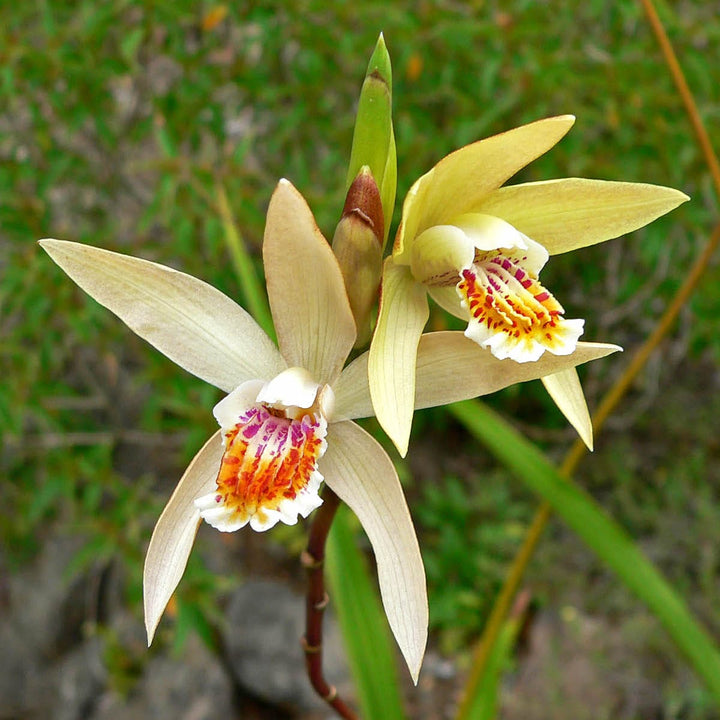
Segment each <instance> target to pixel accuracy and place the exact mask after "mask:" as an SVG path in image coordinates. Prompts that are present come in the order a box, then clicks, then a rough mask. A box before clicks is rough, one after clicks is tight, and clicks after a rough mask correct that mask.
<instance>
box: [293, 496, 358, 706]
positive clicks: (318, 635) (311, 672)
mask: <svg viewBox="0 0 720 720" xmlns="http://www.w3.org/2000/svg"><path fill="white" fill-rule="evenodd" d="M322 498H323V504H322V505H321V506H320V508H319V509H318V510H317V511H316V512H315V515H314V517H313V522H312V525H311V526H310V535H309V537H308V546H307V550H305V552H303V554H302V556H301V562H302V564H303V567H304V568H305V569H306V570H307V574H308V591H307V601H306V602H307V604H306V609H305V637H303V639H302V646H303V650H304V651H305V665H306V667H307V673H308V677H309V678H310V683H311V685H312V686H313V688H314V690H315V692H316V693H317V694H318V695H319V696H320V697H321V698H322V699H323V700H324V701H325V702H326V703H327V704H328V705H330V707H332V708H333V709H334V710H335V712H337V714H338V715H339V716H340V717H342V718H346V720H358V716H357V715H356V714H355V713H354V712H353V711H352V710H351V709H350V708H349V707H348V706H347V705H346V704H345V702H344V701H343V699H342V698H341V697H340V696H339V695H338V694H337V689H336V688H335V687H334V686H333V685H330V684H329V683H328V682H327V681H326V680H325V676H324V675H323V669H322V622H323V613H324V611H325V608H326V607H327V604H328V601H329V598H328V594H327V592H325V577H324V574H323V566H324V564H325V543H326V542H327V537H328V533H329V532H330V526H331V525H332V521H333V519H334V517H335V513H336V512H337V509H338V507H340V498H339V497H338V496H337V495H336V494H335V493H334V492H333V491H332V490H331V489H330V488H329V487H328V486H327V485H326V486H325V487H324V489H323V492H322Z"/></svg>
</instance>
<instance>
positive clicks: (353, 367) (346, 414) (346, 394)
mask: <svg viewBox="0 0 720 720" xmlns="http://www.w3.org/2000/svg"><path fill="white" fill-rule="evenodd" d="M368 355H369V353H368V352H364V353H363V354H362V355H360V356H358V357H356V358H355V359H354V360H353V361H352V362H351V363H350V364H349V365H347V366H346V367H345V368H344V369H343V371H342V373H341V374H340V377H339V378H338V380H337V382H336V383H335V385H334V387H333V390H334V391H335V408H334V410H333V413H332V415H331V416H330V418H329V419H330V422H338V421H340V420H356V419H357V418H364V417H370V416H372V415H374V414H375V410H374V409H373V405H372V400H371V399H370V385H369V377H368Z"/></svg>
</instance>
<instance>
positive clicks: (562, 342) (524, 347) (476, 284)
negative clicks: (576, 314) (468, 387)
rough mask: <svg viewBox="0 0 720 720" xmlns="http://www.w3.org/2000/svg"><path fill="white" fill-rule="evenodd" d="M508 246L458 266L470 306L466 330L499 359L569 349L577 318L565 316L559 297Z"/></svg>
mask: <svg viewBox="0 0 720 720" xmlns="http://www.w3.org/2000/svg"><path fill="white" fill-rule="evenodd" d="M524 259H525V258H524V257H522V256H520V255H519V254H517V255H511V254H510V253H509V252H508V251H507V250H505V251H502V250H496V251H492V252H478V253H477V255H476V256H475V261H474V262H473V264H472V265H471V266H470V267H469V268H464V269H463V270H461V271H460V278H461V279H460V282H459V283H458V284H457V291H458V294H459V295H460V298H461V301H462V302H463V304H464V305H465V306H466V307H467V309H468V310H469V312H470V322H469V325H468V329H467V331H466V333H465V334H466V335H467V336H468V337H470V338H472V339H473V340H475V342H477V343H478V344H480V345H482V346H483V347H489V348H490V349H491V351H492V353H493V355H495V356H496V357H498V358H500V359H504V358H508V357H509V358H512V359H513V360H516V361H518V362H526V361H533V360H537V359H538V358H539V357H540V356H541V355H542V354H543V352H545V350H549V351H550V352H552V353H554V354H557V355H564V354H568V353H570V352H572V351H573V350H574V348H575V344H576V342H577V339H578V337H579V336H580V334H581V333H582V326H583V321H582V320H565V318H564V317H563V313H564V310H563V308H562V306H561V305H560V303H559V302H558V301H557V300H556V299H555V298H554V297H553V295H552V294H551V293H550V292H548V291H547V290H546V289H545V288H544V287H543V286H542V285H541V284H540V282H539V280H538V278H537V277H536V276H535V275H533V274H531V273H530V272H528V271H527V270H526V269H525V268H524V267H523V264H522V261H523V260H524Z"/></svg>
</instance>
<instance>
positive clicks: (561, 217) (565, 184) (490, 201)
mask: <svg viewBox="0 0 720 720" xmlns="http://www.w3.org/2000/svg"><path fill="white" fill-rule="evenodd" d="M689 199H690V198H688V196H687V195H685V193H682V192H680V191H679V190H673V189H672V188H668V187H663V186H661V185H649V184H647V183H628V182H610V181H606V180H589V179H586V178H565V179H559V180H546V181H543V182H535V183H525V184H521V185H509V186H507V187H502V188H500V189H498V190H497V191H496V192H494V193H492V194H491V195H489V196H488V197H487V198H485V199H484V200H483V201H482V202H481V203H480V204H479V205H478V207H477V212H482V213H487V214H488V215H497V216H498V217H501V218H503V219H504V220H506V221H507V222H509V223H510V224H511V225H513V226H514V227H516V228H517V229H518V230H520V231H521V232H523V233H525V234H526V235H528V236H529V237H531V238H532V239H533V240H535V241H537V242H539V243H541V244H542V245H544V246H545V248H546V249H547V251H548V252H549V253H550V254H551V255H557V254H558V253H563V252H567V251H569V250H576V249H577V248H581V247H586V246H588V245H594V244H596V243H600V242H604V241H605V240H610V239H611V238H615V237H619V236H620V235H624V234H625V233H628V232H631V231H632V230H637V228H640V227H643V226H644V225H647V224H648V223H650V222H652V221H653V220H655V219H656V218H658V217H660V216H661V215H665V214H666V213H668V212H670V211H671V210H673V209H674V208H676V207H677V206H678V205H680V204H682V203H684V202H686V201H687V200H689Z"/></svg>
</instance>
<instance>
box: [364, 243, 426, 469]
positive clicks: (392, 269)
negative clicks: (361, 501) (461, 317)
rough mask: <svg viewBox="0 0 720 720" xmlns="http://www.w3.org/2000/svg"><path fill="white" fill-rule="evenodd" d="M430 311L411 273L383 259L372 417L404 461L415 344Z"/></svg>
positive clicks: (374, 348) (373, 348)
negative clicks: (374, 416) (373, 414)
mask: <svg viewBox="0 0 720 720" xmlns="http://www.w3.org/2000/svg"><path fill="white" fill-rule="evenodd" d="M429 312H430V310H429V307H428V302H427V296H426V294H425V289H424V288H423V286H422V285H418V284H417V283H416V282H415V280H414V279H413V277H412V275H411V274H410V270H409V268H407V267H405V266H403V265H396V264H395V263H394V262H393V260H392V257H389V258H387V260H386V261H385V268H384V271H383V281H382V291H381V296H380V312H379V314H378V320H377V325H376V326H375V334H374V335H373V339H372V344H371V345H370V356H369V361H368V375H369V382H370V396H371V397H372V402H373V407H374V408H375V414H376V415H377V418H378V420H379V422H380V424H381V425H382V427H383V429H384V430H385V432H386V433H387V434H388V436H389V437H390V439H391V440H392V441H393V442H394V443H395V446H396V447H397V449H398V452H399V453H400V454H401V455H402V456H403V457H404V456H405V455H406V453H407V447H408V441H409V439H410V425H411V423H412V414H413V398H414V397H415V359H416V356H417V344H418V341H419V339H420V335H421V334H422V330H423V327H425V323H426V322H427V319H428V315H429Z"/></svg>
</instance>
